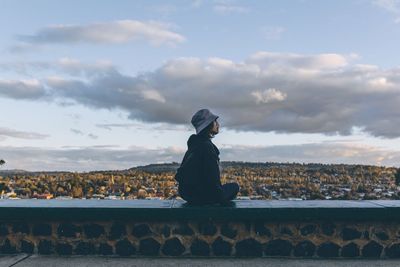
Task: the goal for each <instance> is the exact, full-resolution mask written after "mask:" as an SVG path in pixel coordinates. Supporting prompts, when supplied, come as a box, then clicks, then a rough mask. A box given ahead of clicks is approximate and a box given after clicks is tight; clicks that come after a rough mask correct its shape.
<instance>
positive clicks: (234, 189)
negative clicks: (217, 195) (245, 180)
mask: <svg viewBox="0 0 400 267" xmlns="http://www.w3.org/2000/svg"><path fill="white" fill-rule="evenodd" d="M222 190H223V191H224V198H225V200H226V201H229V200H233V199H235V198H236V195H237V194H238V193H239V185H238V184H237V183H227V184H223V185H222Z"/></svg>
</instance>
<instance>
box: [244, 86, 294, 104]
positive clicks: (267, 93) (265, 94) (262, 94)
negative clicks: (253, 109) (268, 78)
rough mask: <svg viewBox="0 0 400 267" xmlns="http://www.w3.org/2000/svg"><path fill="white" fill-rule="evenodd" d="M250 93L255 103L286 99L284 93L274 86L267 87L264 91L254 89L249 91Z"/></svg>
mask: <svg viewBox="0 0 400 267" xmlns="http://www.w3.org/2000/svg"><path fill="white" fill-rule="evenodd" d="M251 95H252V96H254V98H255V100H256V103H257V104H259V103H264V104H266V103H271V102H280V101H283V100H285V99H286V96H287V95H286V94H285V93H282V92H281V91H279V90H276V89H275V88H269V89H266V90H264V91H254V92H251Z"/></svg>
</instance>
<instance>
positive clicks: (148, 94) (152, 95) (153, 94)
mask: <svg viewBox="0 0 400 267" xmlns="http://www.w3.org/2000/svg"><path fill="white" fill-rule="evenodd" d="M142 95H143V97H144V98H145V99H147V100H154V101H157V102H160V103H165V98H164V97H163V96H162V95H161V94H160V92H158V91H157V90H152V89H150V90H144V91H142Z"/></svg>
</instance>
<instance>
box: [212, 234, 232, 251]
mask: <svg viewBox="0 0 400 267" xmlns="http://www.w3.org/2000/svg"><path fill="white" fill-rule="evenodd" d="M211 247H212V251H213V253H214V255H215V256H230V255H231V252H232V245H231V244H230V243H229V242H228V241H225V240H224V239H222V238H221V237H218V238H217V239H215V240H214V242H213V243H212V245H211Z"/></svg>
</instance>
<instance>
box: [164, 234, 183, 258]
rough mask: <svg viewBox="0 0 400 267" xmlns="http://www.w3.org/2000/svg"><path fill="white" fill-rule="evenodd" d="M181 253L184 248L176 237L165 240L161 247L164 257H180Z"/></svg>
mask: <svg viewBox="0 0 400 267" xmlns="http://www.w3.org/2000/svg"><path fill="white" fill-rule="evenodd" d="M183 252H185V247H184V246H183V245H182V243H181V241H180V240H179V239H178V238H176V237H174V238H171V239H168V240H166V241H165V243H164V245H163V247H162V253H163V254H164V255H166V256H180V255H182V253H183Z"/></svg>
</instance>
